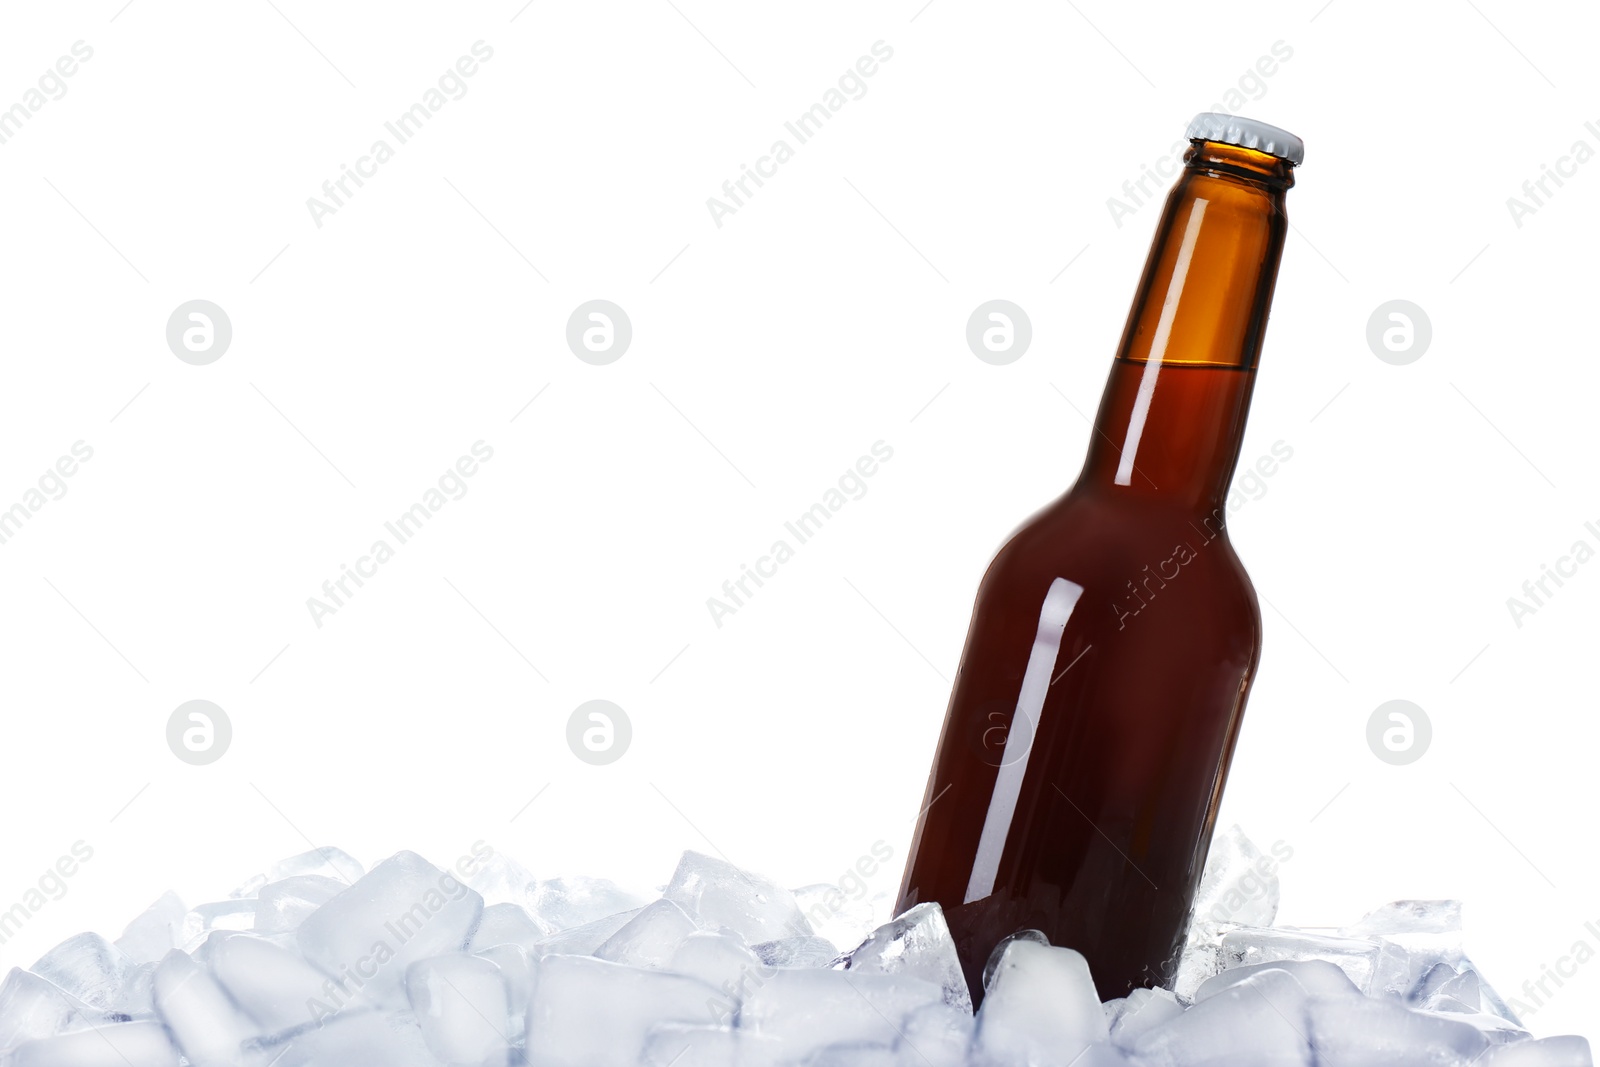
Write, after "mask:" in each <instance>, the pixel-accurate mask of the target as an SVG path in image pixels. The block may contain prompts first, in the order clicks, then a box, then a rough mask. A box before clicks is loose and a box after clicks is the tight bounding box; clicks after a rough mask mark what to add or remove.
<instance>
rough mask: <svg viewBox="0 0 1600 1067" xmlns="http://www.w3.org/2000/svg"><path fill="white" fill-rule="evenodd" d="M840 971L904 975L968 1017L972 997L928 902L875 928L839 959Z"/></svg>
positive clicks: (946, 930)
mask: <svg viewBox="0 0 1600 1067" xmlns="http://www.w3.org/2000/svg"><path fill="white" fill-rule="evenodd" d="M838 966H839V967H840V968H841V969H842V970H847V971H852V972H858V973H861V974H908V975H911V976H912V977H914V978H925V979H927V980H928V981H930V982H933V983H934V984H936V985H938V986H939V987H940V988H941V989H943V990H944V1002H945V1003H946V1004H949V1005H950V1006H951V1007H953V1008H960V1009H962V1010H963V1011H965V1012H967V1014H969V1015H970V1014H971V1013H972V995H971V994H970V993H969V992H968V991H967V979H966V976H965V975H963V974H962V973H961V959H960V957H959V956H957V955H956V943H955V940H954V939H953V938H951V936H950V927H949V926H948V925H946V924H945V921H944V910H943V909H942V908H940V907H939V905H938V904H936V903H934V902H932V901H929V902H928V903H925V904H918V905H916V906H915V907H913V908H910V909H908V910H907V911H906V912H905V914H903V915H901V916H900V917H899V918H897V919H895V920H893V921H892V922H889V923H887V924H885V925H883V926H880V927H878V929H877V930H875V931H873V932H872V934H871V935H870V936H869V937H868V938H867V939H866V940H865V941H863V942H861V944H859V945H857V946H856V947H855V948H853V949H851V950H850V951H849V952H848V953H846V954H845V955H844V956H843V957H841V959H840V961H839V964H838Z"/></svg>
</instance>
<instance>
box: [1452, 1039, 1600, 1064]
mask: <svg viewBox="0 0 1600 1067" xmlns="http://www.w3.org/2000/svg"><path fill="white" fill-rule="evenodd" d="M1473 1067H1594V1056H1593V1054H1592V1053H1591V1052H1590V1051H1589V1042H1588V1041H1586V1040H1584V1039H1583V1038H1581V1037H1546V1038H1541V1039H1540V1040H1538V1041H1518V1042H1516V1043H1515V1044H1511V1045H1497V1046H1495V1047H1494V1048H1491V1049H1490V1050H1489V1051H1488V1052H1486V1053H1484V1054H1483V1057H1482V1058H1481V1059H1479V1060H1478V1061H1477V1062H1476V1063H1475V1064H1473Z"/></svg>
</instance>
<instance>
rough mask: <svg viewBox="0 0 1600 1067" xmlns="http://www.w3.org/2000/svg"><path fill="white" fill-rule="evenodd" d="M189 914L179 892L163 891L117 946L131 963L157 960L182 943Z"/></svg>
mask: <svg viewBox="0 0 1600 1067" xmlns="http://www.w3.org/2000/svg"><path fill="white" fill-rule="evenodd" d="M188 914H189V909H188V908H187V907H185V906H184V903H183V901H181V900H179V899H178V896H177V894H175V893H172V892H166V893H163V894H161V896H160V897H159V898H158V899H157V900H156V902H155V903H154V904H152V905H150V906H149V907H148V908H146V909H145V910H144V911H143V913H141V914H140V915H139V917H138V918H137V919H135V920H133V922H131V923H129V924H128V926H127V929H125V930H123V931H122V936H121V937H119V938H117V940H116V945H117V947H118V948H119V949H121V950H122V952H123V954H124V955H125V956H127V957H128V959H129V961H130V962H132V963H156V962H158V961H159V960H161V959H162V957H164V956H166V954H167V953H169V952H171V951H172V950H173V949H175V948H178V947H179V946H180V944H181V943H182V941H183V939H184V933H183V920H184V917H185V916H187V915H188ZM0 1047H3V1046H0Z"/></svg>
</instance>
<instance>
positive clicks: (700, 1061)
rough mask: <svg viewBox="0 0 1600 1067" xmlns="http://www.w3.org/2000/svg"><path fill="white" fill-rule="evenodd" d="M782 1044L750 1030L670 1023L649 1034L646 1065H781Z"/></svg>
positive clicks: (647, 1066)
mask: <svg viewBox="0 0 1600 1067" xmlns="http://www.w3.org/2000/svg"><path fill="white" fill-rule="evenodd" d="M781 1051H782V1045H780V1044H779V1043H778V1042H776V1041H774V1040H772V1039H771V1038H767V1037H762V1036H761V1035H760V1034H754V1033H751V1032H750V1031H748V1030H732V1029H729V1028H728V1027H725V1026H684V1025H680V1024H669V1025H667V1026H659V1027H657V1028H656V1029H654V1030H652V1031H651V1032H650V1034H649V1036H648V1037H646V1038H645V1044H644V1055H643V1057H642V1059H641V1061H640V1062H641V1063H642V1064H643V1065H644V1067H777V1064H778V1063H779V1062H780V1053H781Z"/></svg>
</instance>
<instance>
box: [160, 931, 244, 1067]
mask: <svg viewBox="0 0 1600 1067" xmlns="http://www.w3.org/2000/svg"><path fill="white" fill-rule="evenodd" d="M154 989H155V1008H156V1013H157V1014H158V1015H159V1016H160V1018H161V1021H162V1022H164V1023H166V1025H167V1029H168V1030H169V1031H170V1032H171V1034H172V1039H173V1041H174V1042H175V1043H176V1044H177V1046H178V1048H179V1050H180V1051H181V1052H182V1053H183V1055H184V1056H185V1057H186V1058H187V1059H188V1061H189V1062H190V1063H191V1064H193V1065H194V1067H238V1064H239V1062H240V1057H241V1050H242V1048H243V1047H244V1043H245V1042H246V1041H248V1040H249V1039H250V1038H251V1037H253V1036H255V1030H254V1028H253V1027H252V1026H251V1024H250V1021H249V1020H248V1019H247V1018H246V1017H245V1016H244V1014H243V1013H242V1012H240V1011H239V1009H238V1008H237V1007H235V1006H234V1004H233V1002H232V1001H231V1000H230V999H228V994H227V992H226V991H224V990H223V988H222V986H221V985H219V984H218V983H217V980H216V979H215V978H213V977H212V976H211V975H210V974H207V973H206V971H205V969H204V968H202V967H201V966H200V965H199V964H198V963H196V962H195V961H194V960H192V959H190V958H189V956H188V955H187V954H186V953H183V952H181V951H179V950H178V949H173V950H172V951H171V952H169V953H168V954H167V957H166V958H165V959H163V960H162V961H161V963H160V965H159V966H158V967H157V968H156V972H155V985H154Z"/></svg>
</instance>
